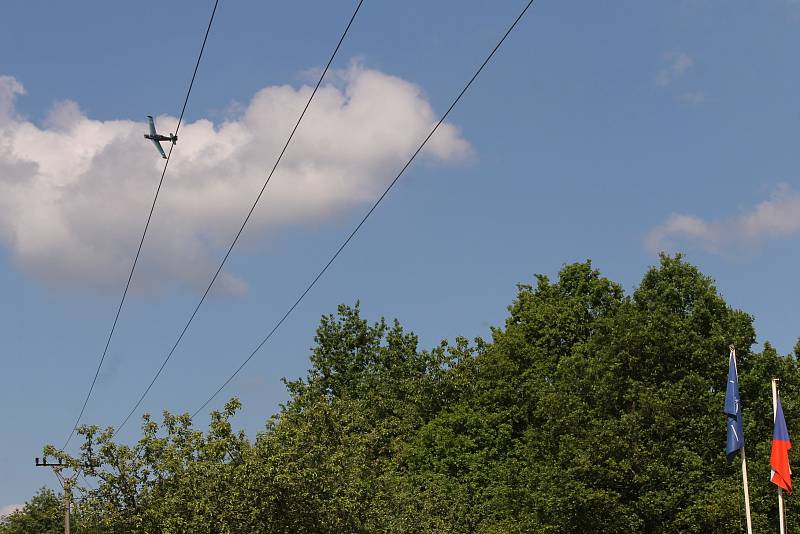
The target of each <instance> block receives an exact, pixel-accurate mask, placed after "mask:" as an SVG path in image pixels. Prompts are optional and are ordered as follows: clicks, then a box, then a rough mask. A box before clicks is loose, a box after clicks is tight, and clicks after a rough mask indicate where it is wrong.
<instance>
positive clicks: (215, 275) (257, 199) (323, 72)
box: [114, 0, 364, 434]
mask: <svg viewBox="0 0 800 534" xmlns="http://www.w3.org/2000/svg"><path fill="white" fill-rule="evenodd" d="M363 3H364V0H359V2H358V5H356V8H355V10H354V11H353V14H352V16H351V17H350V21H349V22H348V23H347V27H346V28H345V29H344V32H343V33H342V36H341V37H340V38H339V42H338V43H337V44H336V48H335V49H334V50H333V53H332V54H331V57H330V59H328V63H327V64H326V65H325V69H324V70H323V71H322V74H321V75H320V77H319V80H317V84H316V85H315V86H314V90H313V91H312V92H311V96H309V97H308V101H307V102H306V105H305V107H304V108H303V111H302V112H301V113H300V117H299V118H298V119H297V122H296V123H295V125H294V128H292V132H291V133H290V134H289V138H288V139H287V140H286V143H285V144H284V145H283V149H282V150H281V152H280V154H279V155H278V158H277V159H276V160H275V164H274V165H273V166H272V170H270V172H269V174H268V175H267V179H266V181H265V182H264V185H263V186H262V187H261V191H259V193H258V196H257V197H256V199H255V201H254V202H253V205H252V206H251V207H250V211H249V212H248V213H247V216H246V217H245V218H244V221H243V222H242V225H241V227H240V228H239V231H238V232H236V236H235V237H234V238H233V242H232V243H231V244H230V246H229V247H228V251H227V252H226V253H225V256H224V257H223V258H222V261H221V262H220V264H219V267H218V268H217V270H216V272H215V273H214V276H213V277H212V278H211V282H209V284H208V287H206V290H205V291H204V292H203V296H202V297H201V298H200V302H198V303H197V306H195V308H194V311H192V314H191V315H190V316H189V320H188V321H186V325H185V326H184V327H183V330H181V333H180V335H179V336H178V339H177V340H176V341H175V343H174V344H173V345H172V348H171V349H170V351H169V353H167V356H166V358H164V361H163V362H162V363H161V367H159V368H158V371H156V374H155V376H153V379H152V380H151V381H150V384H148V386H147V388H146V389H145V390H144V392H143V393H142V395H141V396H140V397H139V400H138V401H136V404H135V405H134V406H133V408H131V411H130V412H129V413H128V415H127V416H125V419H124V420H123V421H122V423H121V424H120V425H119V426H118V427H117V428H116V430H115V431H114V434H116V433H117V432H119V431H120V430H121V429H122V427H124V426H125V424H126V423H127V422H128V420H129V419H130V418H131V416H132V415H133V414H134V412H136V410H137V409H138V408H139V406H140V405H141V404H142V401H143V400H144V398H145V397H146V396H147V394H148V393H149V392H150V389H151V388H152V387H153V384H155V383H156V380H158V377H159V376H161V372H162V371H163V370H164V367H166V365H167V362H169V360H170V359H171V358H172V355H173V354H174V353H175V349H177V348H178V345H179V344H180V342H181V340H182V339H183V336H184V335H185V334H186V331H187V330H188V329H189V326H190V325H191V324H192V321H194V318H195V316H196V315H197V312H198V311H199V310H200V306H202V305H203V302H205V300H206V297H207V296H208V293H209V292H210V291H211V287H212V286H213V285H214V282H216V281H217V278H218V277H219V274H220V273H221V272H222V268H223V267H224V266H225V262H227V261H228V256H230V254H231V251H233V248H234V247H235V246H236V243H238V241H239V237H240V236H241V235H242V232H243V231H244V228H245V226H247V223H248V221H249V220H250V217H251V216H252V215H253V212H254V211H255V209H256V206H257V205H258V202H259V201H260V200H261V197H262V195H263V194H264V191H265V190H266V188H267V185H268V184H269V182H270V180H271V179H272V175H273V174H274V173H275V169H277V168H278V165H279V164H280V162H281V160H282V159H283V155H284V153H285V152H286V149H287V148H288V147H289V144H290V143H291V142H292V138H293V137H294V134H295V132H296V131H297V128H298V127H299V126H300V122H301V121H302V120H303V117H304V116H305V114H306V111H307V110H308V108H309V106H310V105H311V101H312V100H313V99H314V95H316V94H317V90H318V89H319V87H320V85H321V84H322V80H323V78H325V74H326V73H327V72H328V69H329V68H330V66H331V63H333V60H334V58H335V57H336V54H337V53H338V52H339V48H340V47H341V46H342V43H343V42H344V39H345V37H346V36H347V33H348V32H349V31H350V26H352V24H353V21H354V20H355V18H356V15H357V14H358V11H359V10H360V9H361V5H362V4H363Z"/></svg>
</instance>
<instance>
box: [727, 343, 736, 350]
mask: <svg viewBox="0 0 800 534" xmlns="http://www.w3.org/2000/svg"><path fill="white" fill-rule="evenodd" d="M728 348H729V349H731V352H736V347H734V346H733V343H731V344H730V345H728Z"/></svg>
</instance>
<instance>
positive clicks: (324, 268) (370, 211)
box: [192, 0, 533, 417]
mask: <svg viewBox="0 0 800 534" xmlns="http://www.w3.org/2000/svg"><path fill="white" fill-rule="evenodd" d="M532 4H533V0H530V1H529V2H528V3H527V4H526V5H525V8H524V9H523V10H522V12H521V13H520V14H519V15H518V16H517V18H516V19H515V20H514V22H513V23H512V24H511V26H509V28H508V30H506V32H505V34H503V37H502V38H501V39H500V41H498V43H497V44H496V45H495V47H494V48H493V49H492V51H491V52H490V53H489V55H488V56H487V57H486V59H485V60H484V61H483V63H481V66H480V67H478V69H477V70H476V71H475V74H473V75H472V78H470V79H469V81H468V82H467V84H466V85H465V86H464V88H463V89H462V90H461V92H460V93H459V94H458V96H457V97H456V98H455V100H453V103H452V104H450V107H449V108H447V111H445V112H444V115H442V118H441V119H439V122H437V123H436V125H435V126H434V127H433V129H431V131H430V133H428V135H427V136H426V137H425V139H424V140H423V141H422V143H421V144H420V145H419V147H418V148H417V149H416V150H415V151H414V153H413V154H412V155H411V157H410V158H409V160H408V161H407V162H406V164H405V165H403V168H402V169H400V172H399V173H397V176H396V177H395V178H394V180H392V181H391V183H390V184H389V185H388V187H386V189H385V190H384V192H383V194H381V196H380V197H378V199H377V200H376V201H375V203H374V204H373V205H372V207H371V208H370V209H369V211H367V213H366V215H364V217H363V218H362V219H361V222H359V223H358V224H357V225H356V227H355V229H353V231H352V232H350V235H349V236H347V239H345V240H344V242H343V243H342V244H341V245H340V246H339V248H338V249H337V250H336V252H335V253H334V254H333V256H331V259H330V260H328V263H326V264H325V266H324V267H323V268H322V270H321V271H319V273H318V274H317V276H316V277H314V279H313V280H312V281H311V283H310V284H308V286H307V287H306V289H305V290H304V291H303V292H302V293H301V294H300V296H299V297H297V300H295V302H294V304H292V306H291V307H290V308H289V309H288V310H287V311H286V313H284V314H283V317H281V319H280V320H279V321H278V322H277V323H276V324H275V326H273V327H272V330H270V331H269V333H268V334H267V335H266V337H264V339H262V340H261V342H260V343H259V344H258V345H257V346H256V348H255V349H253V351H252V352H251V353H250V355H249V356H248V357H247V358H246V359H245V360H244V361H243V362H242V363H241V365H239V367H238V368H237V369H236V370H235V371H234V372H233V374H232V375H231V376H229V377H228V379H227V380H225V382H223V383H222V385H221V386H220V387H219V388H217V390H216V391H215V392H214V393H213V394H212V395H211V396H210V397H209V398H208V399H207V400H206V401H205V402H204V403H203V405H202V406H200V408H198V409H197V410H195V412H194V413H193V414H192V417H196V416H197V414H199V413H200V412H201V411H202V410H203V409H204V408H205V407H206V406H208V404H209V403H210V402H211V401H212V400H213V399H214V398H215V397H216V396H217V395H218V394H219V393H220V392H221V391H222V390H223V389H224V388H225V386H227V385H228V384H229V383H230V381H231V380H233V379H234V378H235V377H236V375H238V374H239V372H240V371H241V370H242V369H244V367H245V365H247V363H248V362H249V361H250V360H251V359H252V358H253V356H255V355H256V353H258V351H259V350H261V348H262V347H263V346H264V345H265V344H266V342H267V341H269V339H270V338H271V337H272V335H273V334H274V333H275V332H276V331H277V330H278V328H280V326H281V325H282V324H283V322H284V321H286V319H287V318H288V317H289V315H291V314H292V312H293V311H294V310H295V308H297V306H298V305H299V304H300V302H301V301H302V300H303V299H304V298H305V296H306V295H307V294H308V292H309V291H311V289H312V288H313V287H314V285H316V283H317V281H319V279H320V278H322V275H323V274H325V271H327V270H328V268H329V267H330V266H331V264H332V263H333V262H334V261H335V260H336V258H337V257H338V256H339V254H341V252H342V250H344V248H345V247H346V246H347V245H348V243H350V241H351V240H352V239H353V237H354V236H355V235H356V233H357V232H358V231H359V230H360V229H361V227H362V226H363V225H364V223H365V222H367V219H369V217H370V215H372V212H374V211H375V209H376V208H377V207H378V205H379V204H380V203H381V202H382V201H383V199H384V198H385V197H386V195H388V194H389V191H390V190H391V189H392V188H393V187H394V185H395V184H396V183H397V181H398V180H399V179H400V177H401V176H402V175H403V173H405V171H406V169H408V167H409V166H410V165H411V163H412V162H413V161H414V158H416V157H417V155H418V154H419V153H420V151H422V149H423V148H424V147H425V145H426V144H427V142H428V141H429V140H430V138H431V137H433V134H434V133H436V130H438V129H439V126H441V125H442V123H443V122H444V121H445V119H446V118H447V116H448V115H450V112H451V111H452V110H453V108H455V107H456V104H458V102H459V101H460V100H461V97H462V96H464V94H465V93H466V92H467V89H469V87H470V85H472V82H474V81H475V79H476V78H477V77H478V75H479V74H480V73H481V71H482V70H483V68H484V67H485V66H486V65H487V64H488V63H489V61H490V60H491V59H492V57H493V56H494V54H495V52H497V50H498V49H499V48H500V45H502V44H503V42H504V41H505V40H506V37H508V35H509V34H510V33H511V32H512V30H513V29H514V28H515V27H516V25H517V23H518V22H519V21H520V20H521V19H522V17H523V16H524V15H525V13H526V12H527V11H528V8H530V7H531V5H532Z"/></svg>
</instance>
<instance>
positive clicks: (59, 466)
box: [36, 456, 80, 534]
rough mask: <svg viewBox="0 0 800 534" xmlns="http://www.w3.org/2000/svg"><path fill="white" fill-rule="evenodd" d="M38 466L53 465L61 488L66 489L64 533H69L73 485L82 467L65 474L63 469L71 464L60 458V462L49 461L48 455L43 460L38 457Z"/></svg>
mask: <svg viewBox="0 0 800 534" xmlns="http://www.w3.org/2000/svg"><path fill="white" fill-rule="evenodd" d="M36 467H52V468H53V473H55V475H56V478H58V481H59V482H60V483H61V488H62V489H63V490H64V534H69V518H70V513H69V512H70V508H71V505H72V487H73V486H74V485H75V479H77V478H78V475H79V474H80V469H79V468H73V469H75V473H74V474H73V475H72V476H69V477H68V476H66V475H64V473H63V471H64V469H67V468H69V467H70V466H69V465H67V464H65V463H63V462H62V461H61V460H58V463H52V462H48V461H47V456H45V457H44V458H42V460H41V461H39V458H36Z"/></svg>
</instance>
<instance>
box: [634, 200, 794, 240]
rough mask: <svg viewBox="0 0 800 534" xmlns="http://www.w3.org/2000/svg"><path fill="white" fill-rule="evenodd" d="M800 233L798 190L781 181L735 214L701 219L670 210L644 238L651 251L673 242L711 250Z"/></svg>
mask: <svg viewBox="0 0 800 534" xmlns="http://www.w3.org/2000/svg"><path fill="white" fill-rule="evenodd" d="M797 233H800V193H798V192H797V191H794V190H793V189H791V188H790V187H789V186H787V185H781V186H780V187H779V188H778V189H777V190H776V191H775V192H774V193H773V194H772V196H771V197H770V198H769V200H765V201H763V202H760V203H758V204H756V205H755V206H754V207H753V208H752V209H751V210H749V211H747V212H745V213H742V214H740V215H738V216H735V217H730V218H727V219H722V220H717V221H705V220H703V219H701V218H699V217H695V216H692V215H685V214H678V213H673V214H672V215H670V216H669V217H668V218H667V220H666V221H665V222H664V223H662V224H660V225H659V226H657V227H656V228H654V229H653V230H652V231H651V232H650V233H649V234H648V236H647V238H646V239H645V245H646V246H647V248H649V249H650V250H652V251H654V252H660V251H663V250H670V249H673V248H674V247H675V246H676V245H680V244H686V243H695V244H698V245H700V246H701V247H703V248H705V249H706V250H708V251H711V252H721V251H722V250H723V249H724V248H725V247H730V246H736V245H742V244H753V243H756V242H759V241H763V240H766V239H779V238H782V237H789V236H791V235H794V234H797Z"/></svg>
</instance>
